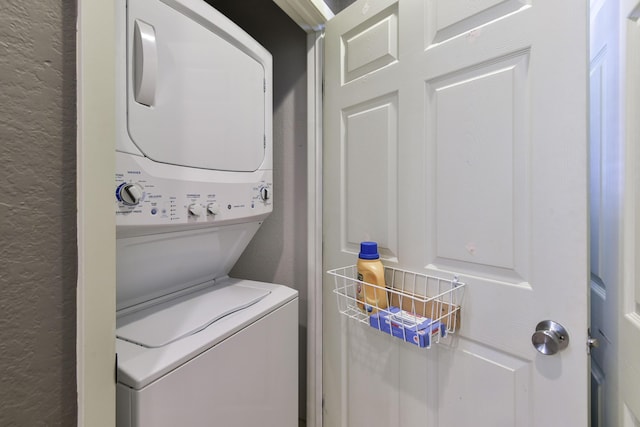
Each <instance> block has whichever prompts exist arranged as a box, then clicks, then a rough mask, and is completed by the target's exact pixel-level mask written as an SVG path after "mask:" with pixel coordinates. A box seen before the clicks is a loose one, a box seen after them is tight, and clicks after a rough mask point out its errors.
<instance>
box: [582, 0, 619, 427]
mask: <svg viewBox="0 0 640 427" xmlns="http://www.w3.org/2000/svg"><path fill="white" fill-rule="evenodd" d="M592 3H593V6H592V8H591V12H590V15H591V19H590V24H591V27H590V33H591V37H590V48H589V50H590V53H589V55H590V57H589V62H590V67H589V68H590V72H589V78H590V83H589V145H590V153H589V163H590V166H589V174H590V190H589V195H590V201H589V202H590V206H589V214H590V265H591V274H592V279H591V316H590V321H591V327H590V330H591V335H592V336H593V337H595V338H596V339H598V342H599V343H600V345H599V347H598V348H594V349H593V350H592V352H591V362H592V363H591V371H592V380H591V383H592V388H591V409H592V410H591V414H592V418H591V427H599V426H601V427H604V426H617V425H619V424H620V423H619V419H620V415H619V413H618V412H619V411H618V410H617V407H618V405H619V402H618V391H617V388H618V380H617V377H618V372H617V371H618V343H619V342H620V340H619V335H618V304H619V302H618V296H619V294H620V291H619V290H620V288H621V285H620V281H621V277H622V276H621V274H620V265H621V252H620V247H621V240H620V239H621V237H620V236H621V233H620V230H622V224H621V200H620V188H621V187H622V186H621V178H622V177H621V174H620V171H621V163H622V157H621V139H620V133H619V132H620V130H619V126H617V121H618V120H619V118H620V95H619V91H620V84H619V81H620V80H619V72H620V68H619V53H618V50H619V48H618V45H619V23H618V21H619V10H618V7H619V1H617V0H604V1H600V2H597V3H596V2H592Z"/></svg>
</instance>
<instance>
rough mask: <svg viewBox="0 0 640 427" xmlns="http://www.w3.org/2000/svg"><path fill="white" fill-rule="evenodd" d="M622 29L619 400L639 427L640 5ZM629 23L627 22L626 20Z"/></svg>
mask: <svg viewBox="0 0 640 427" xmlns="http://www.w3.org/2000/svg"><path fill="white" fill-rule="evenodd" d="M625 5H626V6H627V7H628V8H626V9H623V11H622V12H623V17H624V18H625V19H624V20H623V28H624V29H625V30H626V31H625V32H626V34H624V38H625V40H626V45H627V49H626V61H627V67H626V76H627V81H626V91H625V93H626V96H627V97H628V98H627V102H626V105H627V109H628V110H627V115H626V125H627V126H626V135H627V145H626V150H627V154H628V155H627V163H626V171H627V174H626V182H628V184H629V186H628V188H629V189H630V190H629V193H628V194H627V200H628V201H629V203H628V204H627V211H626V219H627V224H630V225H629V231H632V232H630V233H626V234H625V237H626V245H625V250H626V252H627V254H626V255H627V257H626V260H625V261H626V265H627V269H626V273H627V274H626V277H625V281H624V289H623V290H622V298H621V305H620V310H619V312H620V337H621V339H620V399H621V401H622V412H623V414H622V417H623V418H622V419H623V426H624V427H638V426H640V366H639V364H638V361H639V360H640V265H638V256H639V254H640V181H639V175H638V165H640V148H639V147H640V138H639V137H638V135H640V124H639V123H638V114H640V77H639V76H640V26H639V25H638V23H639V22H640V3H639V2H637V1H635V0H634V1H632V2H626V3H625ZM627 17H628V18H629V19H626V18H627Z"/></svg>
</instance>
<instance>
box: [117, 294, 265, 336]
mask: <svg viewBox="0 0 640 427" xmlns="http://www.w3.org/2000/svg"><path fill="white" fill-rule="evenodd" d="M270 293H271V291H269V290H266V289H256V288H250V287H244V286H239V285H235V286H222V287H216V288H213V289H207V290H206V291H204V292H195V293H193V294H189V295H185V296H182V297H180V298H176V299H174V300H171V301H169V302H167V303H164V304H159V305H155V306H152V307H149V308H146V309H144V310H140V311H136V312H134V313H131V314H128V315H126V316H122V317H120V318H118V321H117V329H116V336H117V337H118V338H120V339H123V340H126V341H129V342H132V343H134V344H138V345H141V346H143V347H146V348H157V347H162V346H165V345H167V344H170V343H172V342H174V341H178V340H179V339H181V338H184V337H186V336H189V335H193V334H195V333H197V332H200V331H202V330H203V329H205V328H206V327H207V326H209V325H211V324H212V323H214V322H215V321H217V320H219V319H221V318H222V317H224V316H227V315H229V314H231V313H233V312H236V311H239V310H242V309H244V308H247V307H249V306H251V305H253V304H255V303H257V302H258V301H260V300H261V299H263V298H265V297H266V296H267V295H269V294H270Z"/></svg>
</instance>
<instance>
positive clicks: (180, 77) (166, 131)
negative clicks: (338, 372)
mask: <svg viewBox="0 0 640 427" xmlns="http://www.w3.org/2000/svg"><path fill="white" fill-rule="evenodd" d="M116 4H117V6H116V7H117V22H118V23H119V24H118V25H119V31H118V40H117V52H116V54H117V55H116V56H117V60H116V63H117V70H116V82H117V83H116V84H117V94H116V106H117V112H116V113H117V114H116V116H117V119H116V120H117V127H118V131H117V141H116V154H115V155H116V176H115V194H114V205H115V212H116V251H117V252H116V268H117V273H116V280H117V284H116V289H117V313H116V319H117V321H116V351H117V370H116V371H117V372H116V377H117V396H116V397H117V399H116V402H117V425H118V426H119V427H163V426H167V427H169V426H170V427H176V426H190V427H191V426H194V427H197V426H218V425H220V426H223V425H224V426H239V427H245V426H253V425H265V426H278V427H287V426H291V427H294V426H297V422H298V421H297V418H298V416H297V415H298V414H297V405H298V398H297V389H298V362H297V360H298V357H297V354H298V338H297V337H298V321H297V319H298V294H297V292H296V291H295V290H293V289H290V288H288V287H286V286H282V285H277V284H272V283H263V282H255V281H250V280H240V279H235V278H231V277H229V271H230V270H231V268H232V267H233V265H234V264H235V262H236V261H237V259H238V258H239V257H240V255H241V254H242V252H243V251H244V249H245V248H246V246H247V245H248V243H249V242H250V241H251V239H252V238H253V236H254V234H255V233H256V231H257V230H258V229H259V227H260V226H261V224H262V222H263V221H264V220H265V219H266V218H267V216H268V215H269V214H270V213H271V211H272V209H273V205H272V200H273V197H272V196H273V192H274V191H277V189H274V187H273V170H272V131H271V119H272V105H271V104H272V61H271V55H270V54H269V52H267V51H266V50H265V49H264V48H263V47H262V46H260V45H259V44H258V43H257V42H256V41H255V40H253V39H252V38H251V37H250V36H249V35H247V34H246V33H245V32H244V31H242V30H241V29H240V28H239V27H237V26H236V25H235V24H234V23H232V22H231V21H229V20H228V19H227V18H225V17H224V16H223V15H221V14H220V13H218V12H217V11H215V10H214V9H213V8H211V7H210V6H209V5H207V4H206V3H205V2H203V1H201V0H127V1H121V2H116Z"/></svg>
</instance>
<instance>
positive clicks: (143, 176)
mask: <svg viewBox="0 0 640 427" xmlns="http://www.w3.org/2000/svg"><path fill="white" fill-rule="evenodd" d="M116 156H117V161H116V176H115V204H116V206H115V209H116V225H118V226H123V225H124V226H141V225H142V226H153V225H181V224H187V225H216V224H219V225H223V224H224V223H228V222H239V221H242V220H244V219H247V220H253V219H262V218H264V217H266V216H267V215H268V214H269V213H271V211H272V209H273V206H272V192H273V183H272V172H271V170H260V171H256V172H251V173H246V172H221V171H206V170H195V171H194V170H189V169H187V168H183V167H179V166H173V165H164V164H157V163H154V162H152V161H150V160H148V159H145V158H141V157H138V156H133V155H128V154H123V153H117V154H116ZM185 169H186V170H185ZM176 177H180V179H177V178H176Z"/></svg>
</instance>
